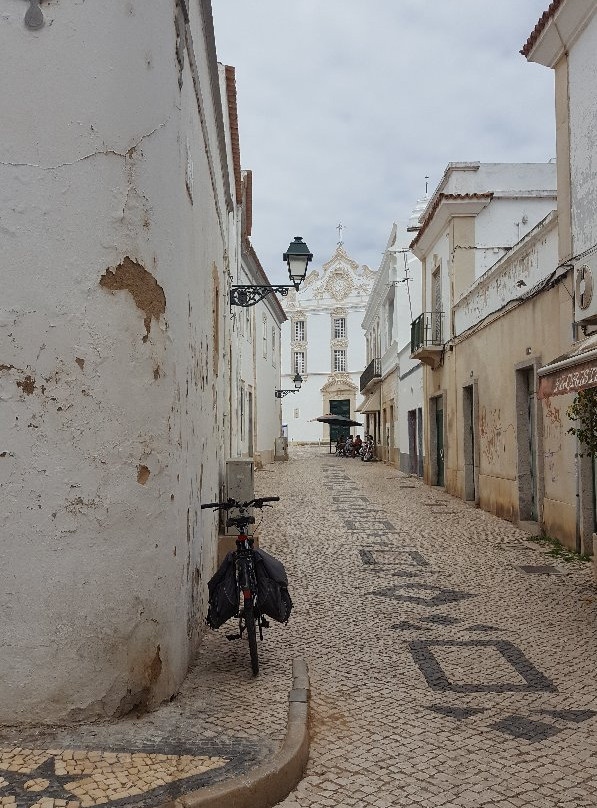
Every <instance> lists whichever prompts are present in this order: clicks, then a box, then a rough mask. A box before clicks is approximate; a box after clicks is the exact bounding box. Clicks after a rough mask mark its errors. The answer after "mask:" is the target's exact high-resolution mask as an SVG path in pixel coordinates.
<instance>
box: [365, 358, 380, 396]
mask: <svg viewBox="0 0 597 808" xmlns="http://www.w3.org/2000/svg"><path fill="white" fill-rule="evenodd" d="M380 379H381V359H372V360H371V362H369V364H368V365H367V367H366V368H365V370H364V371H363V372H362V373H361V393H365V392H367V390H369V389H370V388H372V387H373V386H374V385H375V382H377V381H379V380H380Z"/></svg>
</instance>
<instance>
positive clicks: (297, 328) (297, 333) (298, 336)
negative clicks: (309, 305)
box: [294, 320, 305, 342]
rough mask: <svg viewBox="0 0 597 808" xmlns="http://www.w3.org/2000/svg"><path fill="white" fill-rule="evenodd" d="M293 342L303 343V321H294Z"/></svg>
mask: <svg viewBox="0 0 597 808" xmlns="http://www.w3.org/2000/svg"><path fill="white" fill-rule="evenodd" d="M294 341H295V342H304V341H305V321H304V320H295V322H294Z"/></svg>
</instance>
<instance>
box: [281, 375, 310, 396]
mask: <svg viewBox="0 0 597 808" xmlns="http://www.w3.org/2000/svg"><path fill="white" fill-rule="evenodd" d="M292 381H293V382H294V390H276V393H275V395H276V398H284V396H287V395H288V394H289V393H298V391H299V390H300V389H301V384H302V383H303V378H302V376H301V374H300V373H297V374H296V376H295V377H294V379H293V380H292Z"/></svg>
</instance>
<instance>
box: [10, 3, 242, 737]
mask: <svg viewBox="0 0 597 808" xmlns="http://www.w3.org/2000/svg"><path fill="white" fill-rule="evenodd" d="M28 7H29V6H28V4H27V3H14V2H13V0H0V18H1V19H2V25H0V48H1V50H2V54H3V57H4V58H3V80H4V82H5V83H6V86H7V87H10V88H11V92H10V102H9V101H8V100H6V104H8V105H9V107H10V116H9V118H6V120H5V123H6V124H7V125H5V126H4V127H3V134H2V150H3V151H2V163H1V164H0V188H1V189H2V190H1V192H0V219H1V220H2V263H1V268H0V273H1V288H2V296H1V299H0V440H1V445H0V499H1V501H2V516H1V519H2V525H3V528H2V541H3V563H2V568H1V570H0V592H1V594H0V633H1V635H2V637H3V653H2V655H1V657H0V679H1V681H2V687H1V688H0V721H1V722H6V723H12V722H18V721H20V720H27V721H29V720H31V717H32V716H39V717H43V718H44V719H46V720H49V721H52V720H60V719H64V718H65V717H67V716H69V715H72V714H74V713H76V714H77V715H78V716H79V717H88V718H89V717H94V716H112V715H118V714H123V713H126V712H127V711H129V710H131V709H133V708H134V707H135V706H137V707H145V706H147V707H151V706H154V705H155V704H157V703H158V702H159V701H160V700H162V699H164V698H167V697H169V696H170V695H172V694H173V693H175V692H176V690H177V688H178V686H179V684H180V682H181V680H182V679H183V677H184V675H185V673H186V671H187V667H188V664H189V660H190V658H191V655H192V654H193V652H194V649H195V648H196V644H197V641H198V638H199V636H200V632H201V631H202V625H203V620H202V617H203V615H204V613H205V595H206V587H205V582H206V580H207V578H208V577H209V576H210V574H211V572H212V570H213V564H214V557H215V552H216V533H215V526H216V519H215V517H213V516H212V515H211V513H207V512H201V511H200V504H201V501H202V500H203V501H205V500H207V499H208V498H212V497H213V496H214V495H215V494H217V492H218V490H219V487H220V483H221V480H222V477H223V466H224V460H225V457H226V452H225V447H226V446H227V443H228V439H229V436H228V434H227V428H226V414H227V412H228V409H229V399H228V391H227V380H228V368H227V364H228V362H227V357H228V353H229V333H228V324H229V322H230V318H229V317H227V316H224V314H225V312H226V310H227V302H226V284H227V278H228V269H229V260H230V256H231V255H234V250H235V242H236V235H235V233H236V224H235V221H234V217H235V205H234V203H233V199H232V195H231V189H230V186H231V183H230V180H229V172H228V169H227V163H228V158H227V154H226V133H225V125H224V122H223V117H222V101H221V98H220V84H219V76H218V67H217V61H216V55H215V41H214V35H213V27H212V18H211V7H210V4H209V2H201V3H192V4H191V3H187V2H186V1H185V0H178V2H177V3H174V2H164V0H128V2H126V3H122V2H121V1H120V0H104V2H101V3H95V2H94V3H76V4H73V3H53V4H46V3H42V5H41V13H42V14H43V16H44V18H45V25H44V26H43V27H41V28H36V29H35V30H32V29H30V28H28V27H26V25H25V23H24V17H25V12H26V11H27V9H28ZM57 76H59V77H60V78H59V80H57V78H56V77H57ZM7 111H8V106H7V107H6V110H5V112H7ZM9 121H10V125H8V123H9Z"/></svg>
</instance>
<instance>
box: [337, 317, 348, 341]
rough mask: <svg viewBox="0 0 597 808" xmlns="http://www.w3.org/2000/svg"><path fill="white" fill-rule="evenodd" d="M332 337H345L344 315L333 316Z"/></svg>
mask: <svg viewBox="0 0 597 808" xmlns="http://www.w3.org/2000/svg"><path fill="white" fill-rule="evenodd" d="M334 339H346V317H334Z"/></svg>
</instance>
